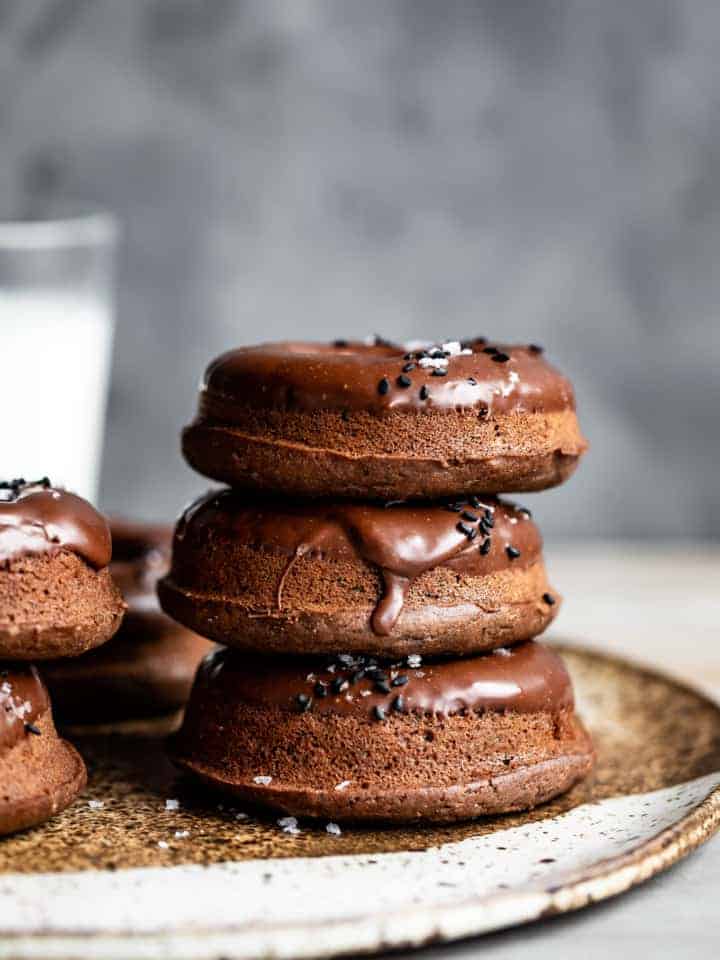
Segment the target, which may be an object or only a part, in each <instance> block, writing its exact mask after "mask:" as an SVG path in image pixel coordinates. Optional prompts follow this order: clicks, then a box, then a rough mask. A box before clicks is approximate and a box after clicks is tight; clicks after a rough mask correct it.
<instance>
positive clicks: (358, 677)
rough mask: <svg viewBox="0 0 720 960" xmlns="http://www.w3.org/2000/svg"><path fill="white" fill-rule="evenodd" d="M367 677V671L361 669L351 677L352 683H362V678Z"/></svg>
mask: <svg viewBox="0 0 720 960" xmlns="http://www.w3.org/2000/svg"><path fill="white" fill-rule="evenodd" d="M364 676H365V671H364V670H362V669H360V670H356V671H355V673H353V674H352V675H351V677H350V683H360V681H361V680H362V678H363V677H364Z"/></svg>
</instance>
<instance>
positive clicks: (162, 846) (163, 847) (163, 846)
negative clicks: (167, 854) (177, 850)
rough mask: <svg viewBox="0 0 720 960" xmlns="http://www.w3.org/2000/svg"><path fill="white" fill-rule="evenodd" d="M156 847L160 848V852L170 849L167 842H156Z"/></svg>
mask: <svg viewBox="0 0 720 960" xmlns="http://www.w3.org/2000/svg"><path fill="white" fill-rule="evenodd" d="M158 846H159V847H160V849H161V850H169V849H170V844H169V843H168V842H167V840H158Z"/></svg>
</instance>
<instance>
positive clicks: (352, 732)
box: [171, 642, 594, 822]
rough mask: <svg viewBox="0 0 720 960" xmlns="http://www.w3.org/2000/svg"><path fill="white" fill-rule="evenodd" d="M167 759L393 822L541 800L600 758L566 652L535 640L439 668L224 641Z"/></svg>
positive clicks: (219, 781)
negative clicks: (581, 715)
mask: <svg viewBox="0 0 720 960" xmlns="http://www.w3.org/2000/svg"><path fill="white" fill-rule="evenodd" d="M408 661H409V662H408ZM171 756H172V758H173V759H174V761H175V762H176V764H177V765H178V766H179V767H180V768H181V769H183V770H185V771H187V772H189V773H190V774H192V775H193V776H195V777H198V778H200V780H201V781H203V782H204V783H205V784H207V785H209V786H211V787H214V788H216V789H219V790H222V791H225V792H228V793H230V794H232V795H234V796H236V797H238V798H239V799H240V800H241V801H244V802H249V803H258V804H263V805H266V806H269V807H272V808H274V809H277V810H281V811H284V812H285V813H288V814H291V815H294V816H311V817H325V818H328V819H330V820H333V821H335V820H366V821H373V820H382V821H396V822H409V821H418V820H422V821H436V822H449V821H453V820H463V819H467V818H470V817H477V816H481V815H484V814H497V813H504V812H506V811H510V810H522V809H527V808H530V807H534V806H536V805H537V804H539V803H542V802H543V801H545V800H548V799H550V798H551V797H553V796H556V795H557V794H559V793H562V792H563V791H565V790H567V789H568V788H569V787H570V786H572V785H573V784H574V783H575V782H577V781H578V780H580V779H581V778H582V777H584V776H585V775H586V774H587V773H588V771H589V770H590V769H591V767H592V764H593V758H594V755H593V749H592V745H591V743H590V740H589V738H588V736H587V734H586V733H585V731H584V729H583V727H582V725H581V724H580V722H579V720H578V719H577V717H576V716H575V713H574V709H573V696H572V688H571V684H570V679H569V677H568V674H567V672H566V670H565V667H564V665H563V663H562V660H561V659H560V658H559V657H558V656H557V654H555V653H554V652H553V651H551V650H550V649H548V648H546V647H544V646H542V645H540V644H538V643H533V642H529V643H525V644H522V645H521V646H518V647H514V648H513V649H512V650H503V651H502V652H499V651H498V652H496V653H491V654H485V655H483V656H480V657H468V658H463V659H459V660H457V659H456V660H446V661H440V662H435V663H431V664H426V663H423V662H421V660H420V658H419V657H412V656H411V657H409V658H408V660H406V661H404V662H402V663H394V664H393V663H378V661H377V660H374V659H372V658H367V657H353V656H350V655H344V656H340V657H337V658H334V659H333V660H332V661H330V662H327V661H325V662H322V661H320V662H318V661H317V660H313V659H309V658H299V659H298V658H290V657H284V658H270V657H258V656H256V655H249V654H244V653H240V652H239V651H235V650H229V649H222V650H218V651H217V652H216V653H214V654H211V655H210V656H209V657H207V658H206V659H205V660H204V661H203V664H202V665H201V667H200V670H199V671H198V677H197V680H196V683H195V686H194V688H193V692H192V695H191V697H190V701H189V703H188V707H187V710H186V713H185V720H184V724H183V726H182V728H181V730H180V732H179V734H178V735H177V736H176V738H175V739H174V741H173V742H172V745H171Z"/></svg>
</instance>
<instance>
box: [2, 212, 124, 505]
mask: <svg viewBox="0 0 720 960" xmlns="http://www.w3.org/2000/svg"><path fill="white" fill-rule="evenodd" d="M116 237H117V229H116V224H115V222H114V220H113V219H112V217H109V216H106V215H97V216H92V217H85V218H82V219H70V220H53V221H22V222H0V411H1V413H0V480H2V479H12V478H13V477H24V478H25V479H26V480H37V479H39V478H40V477H43V476H48V477H49V478H50V480H51V481H52V483H53V484H56V485H58V486H63V487H67V488H68V489H69V490H73V491H75V492H76V493H79V494H80V495H81V496H84V497H87V498H88V499H90V500H96V498H97V493H98V481H99V477H100V458H101V455H102V442H103V433H104V426H105V407H106V401H107V393H108V383H109V377H110V360H111V351H112V338H113V267H114V260H115V247H116Z"/></svg>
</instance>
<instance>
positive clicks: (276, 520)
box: [175, 490, 542, 636]
mask: <svg viewBox="0 0 720 960" xmlns="http://www.w3.org/2000/svg"><path fill="white" fill-rule="evenodd" d="M472 502H479V504H480V505H479V506H477V507H474V506H473V505H472ZM472 502H471V500H459V501H453V504H452V506H454V508H455V509H450V508H449V507H448V506H447V505H439V504H402V503H393V504H388V505H387V506H381V505H377V504H369V503H322V502H317V503H313V504H293V503H291V504H287V503H285V502H283V501H253V500H250V499H249V498H248V497H247V496H246V495H245V494H243V493H241V492H239V491H233V490H223V491H220V492H219V493H217V492H214V493H209V494H207V495H206V496H204V497H201V498H200V499H199V500H197V501H195V503H193V504H191V505H190V506H189V507H188V508H187V510H186V511H185V513H184V514H183V515H182V516H181V518H180V520H179V522H178V525H177V529H176V533H175V551H176V557H179V556H180V555H181V554H182V553H183V552H184V551H187V550H189V551H192V549H193V545H194V544H199V543H203V542H206V541H207V540H208V539H209V538H214V539H222V538H232V539H237V540H238V541H239V542H241V543H246V544H251V545H253V546H254V547H256V548H259V549H268V550H277V551H281V552H282V553H284V554H286V555H287V556H288V564H287V566H286V568H285V572H284V574H283V576H282V577H281V578H280V580H279V582H278V585H277V606H278V609H281V608H282V588H283V582H284V580H285V577H286V576H287V574H288V572H289V571H290V569H291V567H292V564H293V563H295V562H296V560H298V559H299V558H300V557H303V556H308V555H309V556H320V557H322V556H338V557H342V556H348V555H350V554H355V555H357V556H359V557H361V558H362V559H363V560H365V561H366V562H368V563H370V564H373V565H375V566H376V567H379V569H380V571H381V573H382V577H383V582H384V586H385V589H384V592H383V595H382V597H381V598H380V601H379V602H378V604H377V607H376V608H375V611H374V612H373V615H372V621H371V623H372V628H373V631H374V632H375V633H376V634H379V635H381V636H387V635H388V634H390V632H391V631H392V628H393V626H394V625H395V623H396V621H397V619H398V617H399V616H400V612H401V611H402V607H403V603H404V600H405V596H406V594H407V591H408V588H409V586H410V584H411V582H412V581H413V579H415V578H416V577H418V576H419V575H420V574H422V573H424V572H425V571H426V570H429V569H431V568H433V567H438V566H443V567H449V568H450V569H452V570H456V571H458V572H462V573H465V574H468V575H470V576H477V577H481V576H485V575H487V574H489V573H493V572H495V571H498V570H504V569H507V568H508V567H510V566H511V565H515V566H521V567H522V566H527V565H529V564H530V563H532V562H534V561H535V560H537V559H538V558H539V556H540V552H541V549H542V540H541V537H540V532H539V530H538V528H537V527H536V526H535V524H534V523H533V522H532V521H531V520H530V518H529V516H528V514H527V512H525V511H522V510H518V509H517V508H516V507H515V506H514V505H512V504H509V503H503V502H502V501H500V500H498V499H497V498H495V497H485V498H483V500H482V501H477V498H474V499H473V501H472ZM473 517H474V518H475V519H474V520H473V519H472V518H473ZM484 517H486V518H487V519H483V518H484ZM488 523H492V527H490V526H488ZM460 526H464V527H465V528H466V530H467V531H468V533H469V534H471V535H472V537H473V538H472V539H470V537H469V536H468V534H467V533H465V532H463V530H462V529H460ZM488 539H489V540H490V543H489V547H488V546H485V545H486V543H487V540H488ZM508 546H512V547H514V548H515V549H517V550H519V551H520V553H519V556H518V557H517V558H515V559H513V558H511V557H510V555H509V554H508V552H507V547H508ZM483 549H485V550H487V552H486V553H483V552H482V550H483Z"/></svg>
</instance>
